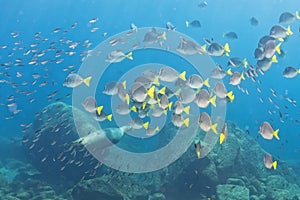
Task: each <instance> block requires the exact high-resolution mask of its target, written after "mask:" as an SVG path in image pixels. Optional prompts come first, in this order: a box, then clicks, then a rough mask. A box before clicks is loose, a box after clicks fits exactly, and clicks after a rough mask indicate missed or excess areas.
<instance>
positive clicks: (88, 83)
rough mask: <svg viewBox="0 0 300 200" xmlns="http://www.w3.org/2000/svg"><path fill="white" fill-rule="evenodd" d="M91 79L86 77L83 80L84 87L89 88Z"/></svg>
mask: <svg viewBox="0 0 300 200" xmlns="http://www.w3.org/2000/svg"><path fill="white" fill-rule="evenodd" d="M91 79H92V77H91V76H89V77H86V78H85V79H83V82H84V84H85V85H86V86H88V87H90V82H91Z"/></svg>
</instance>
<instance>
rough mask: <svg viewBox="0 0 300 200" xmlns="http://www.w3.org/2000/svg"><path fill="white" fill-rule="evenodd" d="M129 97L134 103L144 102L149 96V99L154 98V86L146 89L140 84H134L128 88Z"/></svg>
mask: <svg viewBox="0 0 300 200" xmlns="http://www.w3.org/2000/svg"><path fill="white" fill-rule="evenodd" d="M129 95H130V97H131V98H132V100H133V101H136V102H144V101H145V100H146V98H147V96H149V97H150V98H151V99H153V98H154V95H155V86H152V87H150V88H149V89H147V88H146V87H144V85H142V84H140V83H134V84H133V85H132V87H131V88H130V91H129Z"/></svg>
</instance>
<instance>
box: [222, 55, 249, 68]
mask: <svg viewBox="0 0 300 200" xmlns="http://www.w3.org/2000/svg"><path fill="white" fill-rule="evenodd" d="M242 65H244V67H245V66H246V65H247V60H246V59H243V60H242V59H241V58H239V57H233V58H230V59H229V60H228V62H227V66H232V67H240V66H242Z"/></svg>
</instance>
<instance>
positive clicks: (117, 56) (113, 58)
mask: <svg viewBox="0 0 300 200" xmlns="http://www.w3.org/2000/svg"><path fill="white" fill-rule="evenodd" d="M125 58H128V59H129V60H133V57H132V52H129V53H128V54H125V53H123V52H122V50H115V51H112V52H111V53H110V54H109V55H108V56H107V58H106V60H105V62H109V63H118V62H121V61H123V60H124V59H125Z"/></svg>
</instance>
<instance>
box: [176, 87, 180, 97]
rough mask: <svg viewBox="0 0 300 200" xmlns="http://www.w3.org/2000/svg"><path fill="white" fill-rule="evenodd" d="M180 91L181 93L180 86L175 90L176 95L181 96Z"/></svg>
mask: <svg viewBox="0 0 300 200" xmlns="http://www.w3.org/2000/svg"><path fill="white" fill-rule="evenodd" d="M180 93H181V89H180V88H179V89H178V90H177V91H176V92H175V95H176V96H179V95H180Z"/></svg>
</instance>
